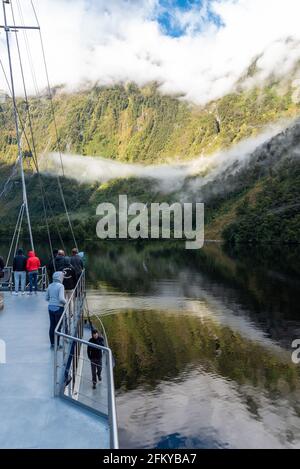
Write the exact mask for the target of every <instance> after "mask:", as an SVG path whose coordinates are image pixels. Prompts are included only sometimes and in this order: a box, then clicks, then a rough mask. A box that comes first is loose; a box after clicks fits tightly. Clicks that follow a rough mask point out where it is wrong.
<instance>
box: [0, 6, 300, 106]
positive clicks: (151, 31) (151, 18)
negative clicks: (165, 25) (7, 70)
mask: <svg viewBox="0 0 300 469" xmlns="http://www.w3.org/2000/svg"><path fill="white" fill-rule="evenodd" d="M35 3H36V9H37V12H38V16H39V20H40V24H41V26H42V30H43V35H44V40H45V49H46V55H47V59H48V63H49V72H50V78H51V82H52V84H61V83H65V84H67V85H68V87H69V88H75V87H78V86H82V85H83V84H84V83H86V82H87V81H89V82H95V81H99V82H100V83H102V84H112V83H115V82H117V81H131V80H133V81H136V82H137V83H138V84H139V85H142V84H145V83H147V82H149V81H154V80H155V81H158V82H160V83H161V84H162V85H161V89H162V91H163V92H165V93H182V94H184V95H185V96H186V97H187V98H188V99H189V100H191V101H193V102H196V103H199V104H203V103H206V102H208V101H209V100H211V99H215V98H218V97H220V96H222V95H224V94H226V93H228V92H229V91H230V90H231V89H232V87H233V86H234V84H235V83H236V81H237V80H238V79H239V78H240V77H241V75H242V74H243V73H244V72H245V70H246V69H247V67H248V66H249V64H250V63H251V62H252V61H253V59H254V58H255V57H257V56H258V55H259V54H263V55H262V56H261V58H260V59H259V61H258V67H259V73H258V79H259V80H263V79H265V78H266V77H267V76H269V75H270V74H271V73H272V72H276V73H281V74H287V73H289V72H290V71H291V69H292V67H293V66H294V64H295V62H296V61H297V60H299V59H300V46H299V44H300V43H299V42H297V41H300V28H299V16H300V2H299V0H272V1H271V0H213V1H212V2H211V4H210V8H211V9H213V11H214V12H215V13H216V14H218V15H219V17H220V19H221V21H222V23H223V27H221V28H220V29H218V28H217V27H216V26H215V25H214V24H212V23H205V21H204V19H205V17H207V15H208V9H207V5H208V2H205V4H204V6H202V7H201V9H200V7H199V8H198V9H197V8H196V7H193V8H192V9H191V10H190V11H189V12H185V13H182V14H181V15H180V13H179V11H178V10H174V12H173V13H174V21H175V22H176V21H177V23H178V22H179V23H180V25H181V27H184V28H186V29H185V30H186V33H185V35H183V36H181V37H177V38H174V37H170V36H167V35H166V34H165V33H164V32H163V30H162V28H161V27H160V25H159V23H158V22H157V20H156V19H155V18H156V14H157V12H158V10H159V5H158V1H157V0H141V1H136V0H131V1H125V0H119V1H117V0H112V1H110V2H106V1H104V0H72V1H70V0H39V1H38V2H37V1H36V2H35ZM14 4H15V10H16V12H17V4H16V0H14ZM22 8H23V11H24V16H25V17H26V20H27V23H31V24H32V23H34V16H33V14H32V12H31V11H30V1H29V0H24V1H22ZM199 25H200V26H202V27H200V28H199ZM28 36H29V39H30V45H31V50H32V55H33V59H34V63H35V67H36V71H37V75H38V82H39V83H40V84H41V87H42V86H44V84H45V79H44V78H45V76H44V74H43V73H42V68H41V65H42V61H41V53H40V48H39V44H38V36H37V33H36V32H30V33H28ZM19 37H20V40H22V38H23V36H22V33H21V32H20V33H19ZM287 38H293V41H290V42H287V41H286V39H287ZM13 49H14V48H13ZM0 52H1V57H3V54H4V52H5V50H4V33H3V32H2V33H1V35H0ZM23 52H24V53H23V56H24V57H26V54H25V49H24V48H23ZM25 68H26V67H25ZM26 70H27V68H26ZM26 76H27V78H28V80H27V81H28V82H32V80H30V74H29V72H28V71H27V72H26ZM294 78H295V79H296V78H299V77H297V76H296V77H294ZM18 81H19V80H17V82H18ZM3 87H4V83H3V78H2V75H1V73H0V88H3ZM31 89H32V87H31Z"/></svg>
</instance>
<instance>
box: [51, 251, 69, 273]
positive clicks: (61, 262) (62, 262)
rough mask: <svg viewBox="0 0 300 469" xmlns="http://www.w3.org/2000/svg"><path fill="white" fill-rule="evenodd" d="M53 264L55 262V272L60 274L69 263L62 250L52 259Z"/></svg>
mask: <svg viewBox="0 0 300 469" xmlns="http://www.w3.org/2000/svg"><path fill="white" fill-rule="evenodd" d="M54 262H55V270H56V272H62V271H63V270H64V268H65V267H67V266H68V264H69V263H70V262H68V260H67V258H66V255H65V251H63V250H62V249H60V250H59V251H58V253H57V256H56V257H55V259H54Z"/></svg>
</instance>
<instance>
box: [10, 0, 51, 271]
mask: <svg viewBox="0 0 300 469" xmlns="http://www.w3.org/2000/svg"><path fill="white" fill-rule="evenodd" d="M10 6H11V12H12V19H13V24H14V26H16V22H15V15H14V9H13V5H12V1H11V2H10ZM15 36H16V44H17V51H18V57H19V65H20V70H21V76H22V83H23V90H24V97H25V103H26V112H27V115H28V123H29V130H30V135H31V140H32V149H33V155H34V163H35V166H36V170H37V174H38V180H39V186H40V191H41V196H42V204H43V211H44V217H45V223H46V229H47V235H48V241H49V246H50V250H51V257H52V262H53V266H54V268H55V262H54V255H53V244H52V239H51V233H50V228H49V222H48V217H47V209H46V204H45V199H44V196H43V185H42V180H41V175H40V171H39V167H38V159H37V152H36V146H35V140H34V134H33V127H32V120H31V114H30V108H29V102H28V94H27V88H26V83H25V76H24V69H23V63H22V57H21V52H20V45H19V39H18V34H17V31H15ZM24 133H25V129H24ZM25 134H26V133H25Z"/></svg>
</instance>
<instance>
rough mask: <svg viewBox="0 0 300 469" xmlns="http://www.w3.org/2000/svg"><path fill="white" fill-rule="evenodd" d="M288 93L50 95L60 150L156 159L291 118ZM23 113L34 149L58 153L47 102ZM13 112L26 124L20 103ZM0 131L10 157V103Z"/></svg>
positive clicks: (130, 90) (2, 109)
mask: <svg viewBox="0 0 300 469" xmlns="http://www.w3.org/2000/svg"><path fill="white" fill-rule="evenodd" d="M291 95H292V91H291V89H288V90H287V92H286V93H285V94H284V95H282V94H279V93H278V92H277V88H276V86H275V85H273V86H272V85H268V86H266V87H265V88H262V89H260V88H255V89H253V90H251V91H241V92H239V93H235V94H230V95H228V96H225V97H224V98H222V99H220V100H219V101H216V102H212V103H210V104H208V105H207V106H205V107H198V106H194V105H192V104H189V103H187V102H185V101H183V100H179V99H178V98H176V97H172V96H163V95H161V94H160V93H159V91H158V89H157V87H156V85H155V84H152V85H148V86H146V87H144V88H141V89H140V88H138V87H137V86H136V85H134V84H130V85H127V86H123V85H116V86H113V87H110V88H104V87H94V88H92V89H91V90H89V91H82V92H77V93H73V94H67V93H65V92H63V91H62V90H57V91H56V95H55V97H54V107H55V112H56V120H57V127H58V133H59V144H60V147H61V150H62V151H63V152H73V153H78V154H82V155H91V156H104V157H108V158H114V159H118V160H122V161H134V162H136V161H138V162H162V161H164V160H168V159H170V158H171V159H173V158H180V159H187V158H193V157H195V156H197V155H200V154H202V153H203V154H209V153H212V152H214V151H215V150H217V149H220V148H226V147H229V146H230V145H232V144H234V143H236V142H238V141H240V140H242V139H244V138H245V137H249V136H251V135H256V134H257V132H258V131H259V130H260V128H261V126H264V125H265V124H268V123H270V122H273V121H276V120H277V119H279V118H282V117H293V116H295V115H297V114H298V113H299V109H300V105H299V104H298V105H297V104H295V103H293V100H292V98H291ZM30 109H31V113H32V119H33V128H34V134H35V139H36V144H37V149H38V152H39V153H41V152H43V151H55V150H57V149H58V148H57V143H56V137H55V128H54V125H53V122H52V118H51V107H50V101H49V100H48V99H46V98H44V99H41V100H38V99H36V98H33V99H31V101H30ZM19 112H20V115H21V116H22V120H23V122H24V124H26V117H25V105H24V102H22V101H20V102H19ZM217 120H219V122H220V125H218V122H217ZM0 126H1V131H0V156H1V157H2V158H5V159H6V161H7V160H11V158H12V154H13V153H15V143H16V141H15V134H14V128H13V119H12V106H11V102H9V101H8V102H7V103H5V104H2V105H1V106H0ZM25 147H26V144H25Z"/></svg>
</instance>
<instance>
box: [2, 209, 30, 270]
mask: <svg viewBox="0 0 300 469" xmlns="http://www.w3.org/2000/svg"><path fill="white" fill-rule="evenodd" d="M24 210H25V204H24V203H22V205H21V207H20V210H19V215H18V219H17V223H16V226H15V231H14V234H13V237H12V240H11V243H10V247H9V252H8V256H7V259H6V264H5V267H8V264H9V260H10V256H11V252H12V249H13V245H14V242H15V237H16V234H17V232H20V230H21V226H22V221H23V215H24ZM19 226H20V227H19ZM18 239H19V235H18Z"/></svg>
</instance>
